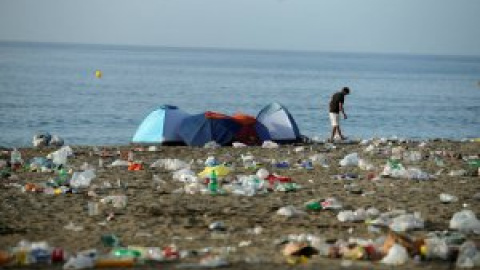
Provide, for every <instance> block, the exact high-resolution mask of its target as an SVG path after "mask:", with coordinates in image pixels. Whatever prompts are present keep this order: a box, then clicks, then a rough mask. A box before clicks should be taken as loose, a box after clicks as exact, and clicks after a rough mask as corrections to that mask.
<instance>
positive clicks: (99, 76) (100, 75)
mask: <svg viewBox="0 0 480 270" xmlns="http://www.w3.org/2000/svg"><path fill="white" fill-rule="evenodd" d="M95 77H97V78H99V79H100V78H101V77H102V71H101V70H96V71H95Z"/></svg>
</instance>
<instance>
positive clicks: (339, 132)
mask: <svg viewBox="0 0 480 270" xmlns="http://www.w3.org/2000/svg"><path fill="white" fill-rule="evenodd" d="M337 131H338V135H340V139H342V140H345V139H346V138H345V137H343V135H342V131H341V130H340V125H338V126H337Z"/></svg>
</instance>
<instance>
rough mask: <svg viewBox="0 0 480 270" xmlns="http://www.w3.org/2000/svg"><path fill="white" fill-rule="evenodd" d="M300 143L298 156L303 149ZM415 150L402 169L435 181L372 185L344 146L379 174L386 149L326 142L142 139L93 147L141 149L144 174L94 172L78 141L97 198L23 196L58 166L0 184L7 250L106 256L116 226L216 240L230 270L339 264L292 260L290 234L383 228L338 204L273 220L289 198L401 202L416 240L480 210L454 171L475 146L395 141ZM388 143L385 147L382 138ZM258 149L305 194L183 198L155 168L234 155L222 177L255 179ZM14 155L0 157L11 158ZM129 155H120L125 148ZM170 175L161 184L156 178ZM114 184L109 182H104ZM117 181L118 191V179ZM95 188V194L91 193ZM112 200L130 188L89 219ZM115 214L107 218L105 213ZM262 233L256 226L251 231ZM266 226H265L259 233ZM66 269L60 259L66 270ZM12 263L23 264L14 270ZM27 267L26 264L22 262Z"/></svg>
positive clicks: (345, 234)
mask: <svg viewBox="0 0 480 270" xmlns="http://www.w3.org/2000/svg"><path fill="white" fill-rule="evenodd" d="M302 146H303V149H304V150H303V151H298V150H299V148H298V147H302ZM395 146H402V147H404V148H405V149H408V150H419V151H421V153H422V156H423V157H424V158H423V159H422V160H421V161H418V162H405V161H402V164H404V165H406V166H414V167H417V168H420V169H422V170H423V171H425V172H428V173H430V174H435V173H436V172H438V171H439V170H440V169H443V172H442V173H441V174H440V175H438V176H437V177H436V179H432V180H426V181H423V180H408V179H391V178H382V179H380V180H376V181H374V180H369V179H367V178H368V177H367V175H368V173H369V172H366V171H363V170H361V169H360V168H358V167H341V166H339V165H338V164H339V161H340V160H341V159H342V158H343V157H344V156H345V155H346V154H348V153H352V152H357V153H358V154H359V155H360V156H361V157H362V158H365V159H366V160H368V161H370V162H371V163H373V164H374V166H375V173H376V174H377V175H378V174H379V173H380V172H381V171H382V170H383V167H384V165H385V164H386V160H387V159H388V157H389V155H387V153H385V152H382V151H379V152H375V153H366V152H364V149H365V148H366V146H365V145H359V144H337V145H336V147H337V148H336V149H330V148H329V147H326V146H325V145H324V144H302V145H282V146H280V147H279V148H278V149H264V148H261V147H246V148H233V147H221V148H217V149H206V148H192V147H184V146H176V147H172V146H168V147H167V146H158V147H157V150H156V151H148V148H147V147H137V146H135V147H134V146H105V147H97V148H99V149H100V150H102V151H103V153H109V154H112V155H113V156H111V157H106V158H104V164H105V165H108V164H110V163H111V162H113V161H114V160H115V159H117V158H119V157H118V156H117V152H118V151H121V152H122V153H126V152H127V151H128V150H129V149H132V148H135V151H134V160H135V161H141V162H143V163H144V165H145V166H144V168H143V169H142V170H140V171H128V170H127V168H126V167H104V168H98V165H99V156H98V155H96V154H95V151H94V147H89V146H72V149H73V152H74V156H73V157H70V158H69V159H68V168H70V169H71V170H72V171H79V170H80V167H81V166H82V165H83V164H84V163H85V162H87V163H88V164H90V165H93V166H94V167H96V178H95V179H94V180H93V181H92V184H91V185H96V186H98V187H99V188H97V189H95V192H96V193H97V195H98V197H91V196H89V194H88V193H87V192H86V191H83V192H81V193H78V194H59V195H47V194H43V193H33V192H22V191H21V189H20V188H19V187H18V186H15V184H19V186H24V185H25V184H27V183H38V184H40V183H45V182H46V181H47V180H48V179H49V178H53V177H55V174H54V173H53V172H30V171H24V170H20V171H17V172H14V173H13V175H14V176H13V177H10V178H9V179H2V180H0V181H1V182H0V189H1V192H0V202H1V203H0V225H1V227H2V228H1V229H2V231H1V234H0V247H1V248H4V249H5V248H8V247H13V246H15V245H16V244H17V243H18V242H19V241H20V240H22V239H26V240H29V241H47V242H48V243H49V244H50V245H51V246H54V247H62V248H64V249H65V250H67V251H69V252H72V253H74V252H77V251H81V250H85V249H91V248H96V249H98V250H99V251H100V252H107V251H108V250H109V248H106V247H104V245H103V244H102V242H101V236H102V235H104V234H110V233H113V234H115V235H116V236H118V237H119V238H120V239H121V243H122V244H123V245H135V246H147V247H148V246H150V247H165V246H168V245H171V244H174V245H176V246H177V247H178V249H180V250H202V249H204V248H207V247H210V248H212V250H213V253H216V252H219V253H222V252H225V251H226V250H227V248H228V247H229V248H228V249H229V250H230V251H229V253H228V254H227V255H225V258H226V259H227V261H228V262H229V266H227V267H224V268H227V269H290V268H292V267H296V268H297V267H298V268H302V269H303V268H306V269H343V267H342V263H345V262H344V261H343V260H342V259H329V258H324V257H321V256H313V257H312V258H311V259H309V260H308V262H306V263H305V264H301V265H296V266H292V265H290V264H288V263H287V262H286V259H285V257H284V256H283V255H282V252H281V251H282V248H283V246H282V245H279V244H278V242H281V241H280V239H282V238H284V237H286V236H287V235H289V234H315V235H317V236H319V237H322V238H325V239H330V240H334V239H345V240H347V239H348V238H350V237H353V238H365V239H376V238H378V237H380V236H381V235H382V233H372V232H369V231H368V229H367V228H368V227H367V226H366V225H365V223H363V222H345V223H342V222H340V221H338V220H337V218H336V213H335V212H334V211H328V210H322V211H308V215H306V216H303V217H291V218H288V217H284V216H279V215H277V213H276V212H277V210H278V209H280V208H281V207H283V206H286V205H293V206H295V207H297V208H298V209H302V210H305V207H304V204H305V202H307V201H309V200H312V199H325V198H328V197H335V198H337V199H338V200H339V201H341V202H342V203H343V209H351V210H355V209H357V208H360V207H365V208H366V207H370V206H372V207H375V208H377V209H378V210H380V212H387V211H390V210H393V209H404V210H406V211H407V212H409V213H410V212H420V213H421V215H422V217H423V218H424V219H425V226H424V228H423V229H420V230H415V231H413V232H409V234H410V235H412V236H422V235H426V234H427V233H428V232H430V231H443V230H448V227H449V221H450V219H451V218H452V216H453V214H454V213H456V212H458V211H460V210H462V209H464V208H465V207H466V208H468V209H471V210H473V211H474V212H475V213H476V214H477V215H478V214H480V212H479V210H480V200H478V199H476V198H474V195H475V194H477V193H479V192H480V181H479V180H480V178H479V177H478V176H473V175H472V176H449V175H448V173H449V172H450V171H453V170H459V169H466V170H468V169H469V166H468V164H467V163H466V162H465V161H464V160H463V159H462V157H466V156H472V155H478V154H479V153H480V144H479V143H478V142H449V141H435V142H433V141H432V142H428V143H427V145H426V146H425V147H423V148H419V147H418V142H411V143H406V142H401V143H400V142H396V143H394V144H393V147H395ZM383 148H388V146H387V145H386V144H385V145H383ZM20 150H21V153H22V157H23V159H24V160H29V159H31V158H33V157H45V156H46V155H47V154H49V153H51V152H53V151H54V150H56V149H54V148H40V149H34V148H28V149H27V148H24V149H20ZM432 151H443V153H442V155H443V156H442V159H443V161H444V163H445V166H444V167H439V166H438V165H437V164H436V163H435V162H434V160H433V159H432V158H431V157H429V154H430V153H431V152H432ZM247 153H250V154H252V155H253V156H254V157H255V159H256V160H257V161H260V162H261V163H262V164H263V165H262V166H261V167H263V168H265V169H267V170H268V171H269V172H270V173H275V174H278V175H282V176H288V177H291V178H292V180H293V181H294V182H295V183H298V184H299V185H301V186H302V188H301V189H299V190H297V191H292V192H280V191H272V192H269V193H267V194H259V195H255V196H251V197H247V196H238V195H232V194H227V195H216V196H212V195H207V194H185V193H177V192H175V190H178V189H179V188H181V187H183V186H184V184H183V183H181V182H179V181H177V180H174V179H173V178H172V172H170V171H167V170H165V169H163V168H150V166H149V165H150V164H152V163H153V162H154V161H156V160H158V159H162V158H177V159H181V160H183V161H186V162H191V161H192V160H193V161H194V162H193V164H192V165H193V167H192V170H193V171H195V172H196V173H198V172H200V171H202V170H203V168H204V166H203V164H202V163H203V161H205V159H206V158H207V157H208V156H215V157H216V158H217V159H218V160H219V161H220V162H230V163H232V164H233V165H234V166H235V167H234V168H235V169H234V170H233V172H232V173H231V174H230V176H229V177H227V178H226V180H225V181H228V180H229V179H232V178H234V177H235V176H236V175H250V174H255V173H256V171H257V170H256V169H248V168H244V167H243V166H242V163H241V158H240V157H241V155H242V154H243V155H246V154H247ZM319 153H321V154H324V155H326V157H327V159H328V162H329V165H330V166H329V167H328V168H324V167H322V166H320V165H317V164H314V168H313V169H312V170H307V169H305V168H301V167H300V168H297V167H295V166H293V164H295V163H296V162H297V161H299V160H305V159H307V158H309V157H310V156H312V155H314V154H319ZM8 157H9V155H8V153H7V152H4V153H3V157H0V159H8ZM123 157H124V158H125V155H124V154H123ZM272 159H275V160H276V161H284V160H288V161H289V164H290V166H289V167H288V168H277V167H276V166H274V165H272V164H271V161H272ZM344 173H353V174H356V175H358V176H359V177H360V179H356V180H335V179H332V176H333V175H338V174H344ZM154 175H158V176H159V177H160V179H162V180H164V181H165V182H164V183H163V184H160V185H159V186H158V187H157V186H156V185H155V184H154V182H153V180H152V179H153V176H154ZM105 182H108V183H110V184H111V185H112V187H111V188H100V187H102V186H104V185H105ZM119 182H120V183H121V187H119V186H118V185H117V183H119ZM351 183H355V184H356V185H357V186H356V187H355V192H352V191H351V190H350V191H349V190H347V189H346V188H345V185H347V184H351ZM440 193H448V194H452V195H455V196H457V197H458V199H459V200H458V202H453V203H449V204H443V203H441V202H440V200H439V194H440ZM90 195H91V194H90ZM107 195H126V196H127V198H128V202H127V206H126V207H125V208H120V209H117V208H114V207H112V206H111V205H104V204H101V203H99V206H100V208H99V211H100V214H99V215H96V216H89V215H88V209H87V204H88V202H89V201H97V202H99V200H100V199H101V198H103V197H105V196H107ZM111 213H114V216H113V218H112V219H111V220H109V221H107V216H108V215H109V214H111ZM215 221H222V222H224V224H225V230H224V231H221V232H212V231H211V230H210V229H209V225H210V224H211V223H212V222H215ZM70 222H72V223H73V224H74V225H76V226H80V227H81V230H79V231H73V230H68V229H65V228H64V227H65V226H66V225H68V224H69V223H70ZM254 228H257V231H256V232H257V233H253V231H254ZM258 228H261V229H258ZM467 237H468V239H469V240H475V241H479V240H480V236H479V235H475V234H469V235H467ZM199 259H200V257H198V256H189V257H187V258H183V259H179V260H177V261H174V262H168V263H155V264H153V265H144V266H138V267H137V268H139V269H175V268H176V267H177V266H178V265H179V264H182V263H191V262H198V260H199ZM61 266H62V265H61V264H59V265H55V266H53V267H54V268H58V269H60V268H61ZM32 267H33V268H45V269H46V268H51V266H41V265H35V266H28V269H31V268H32ZM449 267H451V265H450V263H449V262H445V261H433V262H421V263H416V262H414V261H413V260H410V261H409V262H408V263H407V264H406V265H403V266H397V267H395V268H396V269H420V268H422V269H423V268H428V269H450V268H449ZM13 268H20V267H18V266H15V267H13ZM348 268H349V269H391V267H390V266H387V265H383V264H380V263H378V262H373V261H353V264H352V265H349V266H348ZM24 269H27V268H24Z"/></svg>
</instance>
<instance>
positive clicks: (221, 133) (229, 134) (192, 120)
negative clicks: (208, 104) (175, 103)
mask: <svg viewBox="0 0 480 270" xmlns="http://www.w3.org/2000/svg"><path fill="white" fill-rule="evenodd" d="M240 128H241V125H240V124H238V123H237V122H235V121H234V120H233V119H232V118H230V117H226V116H224V117H222V115H220V114H217V113H213V114H212V113H210V112H207V113H201V114H197V115H192V116H190V117H187V118H185V119H184V120H183V121H182V123H181V125H180V128H179V130H178V133H179V135H180V137H182V138H183V141H184V142H185V143H186V144H187V145H190V146H204V145H205V144H206V143H208V142H210V141H215V142H216V143H218V144H220V145H227V144H229V143H231V142H232V141H233V138H234V136H235V133H237V131H238V130H239V129H240Z"/></svg>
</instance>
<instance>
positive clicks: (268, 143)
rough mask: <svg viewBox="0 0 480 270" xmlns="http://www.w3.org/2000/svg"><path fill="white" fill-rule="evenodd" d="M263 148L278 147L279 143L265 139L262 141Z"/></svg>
mask: <svg viewBox="0 0 480 270" xmlns="http://www.w3.org/2000/svg"><path fill="white" fill-rule="evenodd" d="M262 148H268V149H273V148H278V144H277V143H276V142H272V141H264V142H263V143H262Z"/></svg>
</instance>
